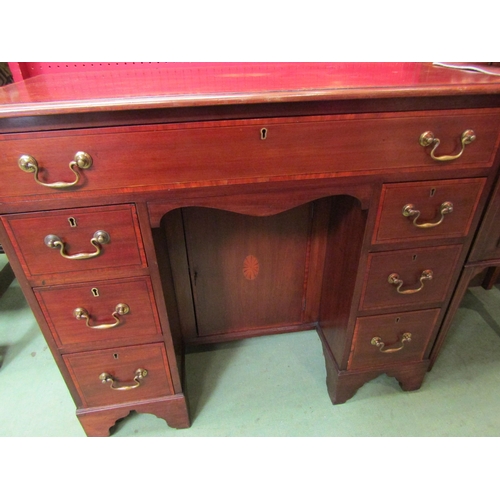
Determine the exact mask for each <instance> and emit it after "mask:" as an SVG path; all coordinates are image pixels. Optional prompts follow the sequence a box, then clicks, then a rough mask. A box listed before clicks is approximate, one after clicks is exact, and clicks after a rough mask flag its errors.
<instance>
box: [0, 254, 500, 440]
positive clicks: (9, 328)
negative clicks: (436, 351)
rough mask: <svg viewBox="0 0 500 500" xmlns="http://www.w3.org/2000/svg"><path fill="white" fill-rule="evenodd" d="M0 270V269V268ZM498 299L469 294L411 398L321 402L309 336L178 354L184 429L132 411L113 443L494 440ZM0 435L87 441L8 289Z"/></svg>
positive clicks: (320, 371)
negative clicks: (186, 411) (182, 365)
mask: <svg viewBox="0 0 500 500" xmlns="http://www.w3.org/2000/svg"><path fill="white" fill-rule="evenodd" d="M0 264H1V263H0ZM499 304H500V290H499V289H498V288H494V289H493V290H491V291H489V292H486V291H485V290H483V289H482V288H473V289H470V290H469V292H468V293H467V295H466V297H465V299H464V301H463V304H462V307H461V308H460V310H459V311H458V314H457V316H456V319H455V321H454V324H453V327H452V330H451V331H450V333H449V335H448V338H447V340H446V342H445V345H444V347H443V350H442V354H441V356H440V358H439V359H438V361H437V363H436V365H435V366H434V368H433V370H432V371H431V372H429V373H428V374H427V375H426V378H425V380H424V384H423V386H422V388H421V389H420V390H419V391H415V392H411V393H408V392H403V391H401V389H400V388H399V385H398V383H397V382H396V381H395V380H394V379H392V378H389V377H387V376H385V375H382V376H380V377H378V378H377V379H375V380H373V381H371V382H369V383H367V384H365V385H364V386H363V387H362V388H361V389H360V390H359V391H358V392H357V394H356V395H355V396H354V397H353V398H352V399H351V400H349V401H348V402H347V403H345V404H343V405H336V406H333V405H332V404H331V403H330V400H329V398H328V394H327V391H326V385H325V376H326V375H325V367H324V361H323V355H322V350H321V345H320V341H319V339H318V338H317V335H316V333H315V332H300V333H292V334H285V335H274V336H269V337H261V338H255V339H249V340H243V341H237V342H232V343H226V344H221V345H219V346H218V347H217V348H215V349H212V350H207V351H205V352H198V353H192V354H189V355H188V356H187V360H186V365H187V393H188V397H189V403H190V412H191V417H192V426H191V428H190V429H185V430H176V429H171V428H169V427H168V426H167V425H166V424H165V422H164V421H163V420H161V419H158V418H156V417H155V416H153V415H139V414H135V413H132V414H131V415H130V416H129V417H127V418H126V419H125V420H123V421H120V422H119V423H118V424H117V425H116V426H115V428H114V430H113V434H112V435H113V436H122V437H125V436H170V437H185V436H332V437H333V436H498V435H499V434H500V397H499V389H498V388H499V387H500V308H499V307H498V306H499ZM0 362H1V367H0V436H84V432H83V430H82V428H81V427H80V424H79V422H78V420H77V418H76V416H75V407H74V404H73V401H72V399H71V397H70V395H69V392H68V390H67V389H66V386H65V384H64V382H63V380H62V377H61V375H60V374H59V371H58V369H57V367H56V365H55V363H54V361H53V359H52V356H51V354H50V352H49V350H48V348H47V345H46V343H45V340H44V339H43V337H42V335H41V333H40V331H39V329H38V326H37V324H36V322H35V320H34V318H33V315H32V313H31V311H30V309H29V307H28V306H27V304H26V302H25V300H24V297H23V295H22V293H21V290H20V288H19V287H18V286H17V282H14V283H13V285H11V287H10V288H9V289H8V290H7V292H6V293H5V295H4V296H3V297H2V298H1V299H0Z"/></svg>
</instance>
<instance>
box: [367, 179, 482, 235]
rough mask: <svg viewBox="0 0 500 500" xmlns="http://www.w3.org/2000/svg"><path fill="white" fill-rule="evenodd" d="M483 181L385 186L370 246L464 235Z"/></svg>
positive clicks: (468, 226) (452, 181)
mask: <svg viewBox="0 0 500 500" xmlns="http://www.w3.org/2000/svg"><path fill="white" fill-rule="evenodd" d="M485 183H486V179H484V178H478V179H458V180H445V181H432V182H409V183H403V184H386V185H385V186H384V187H383V189H382V196H381V200H380V206H379V212H378V217H377V225H376V228H375V232H374V237H373V243H399V242H403V241H408V240H414V241H416V240H424V239H425V240H430V239H436V238H461V237H465V236H467V234H468V232H469V229H470V225H471V222H472V219H473V217H474V213H475V210H476V207H477V204H478V203H479V199H480V197H481V193H482V192H483V188H484V185H485Z"/></svg>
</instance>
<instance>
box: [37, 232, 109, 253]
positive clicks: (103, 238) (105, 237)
mask: <svg viewBox="0 0 500 500" xmlns="http://www.w3.org/2000/svg"><path fill="white" fill-rule="evenodd" d="M110 241H111V238H110V236H109V234H108V233H107V232H106V231H103V230H101V229H99V230H98V231H96V232H95V233H94V235H93V236H92V238H91V239H90V243H91V244H92V246H93V247H94V248H95V249H96V251H95V252H92V253H85V252H83V253H75V254H73V255H69V254H67V253H66V249H65V248H64V245H65V244H64V243H63V241H62V240H61V238H59V236H57V235H55V234H48V235H47V236H45V238H44V243H45V244H46V245H47V246H48V247H49V248H56V249H57V248H59V253H60V254H61V255H62V256H63V257H64V258H65V259H70V260H83V259H91V258H92V257H97V256H98V255H100V253H101V251H102V246H101V245H105V244H107V243H109V242H110Z"/></svg>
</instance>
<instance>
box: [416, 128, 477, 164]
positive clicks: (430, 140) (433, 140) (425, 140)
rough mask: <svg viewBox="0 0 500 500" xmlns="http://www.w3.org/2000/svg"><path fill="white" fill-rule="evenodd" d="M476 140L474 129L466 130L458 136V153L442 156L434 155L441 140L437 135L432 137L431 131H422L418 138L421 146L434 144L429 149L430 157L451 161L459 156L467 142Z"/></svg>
mask: <svg viewBox="0 0 500 500" xmlns="http://www.w3.org/2000/svg"><path fill="white" fill-rule="evenodd" d="M475 140H476V134H475V132H474V130H470V129H469V130H466V131H465V132H464V133H463V134H462V136H461V138H460V143H461V144H462V149H461V150H460V153H458V154H456V155H453V156H450V155H443V156H436V155H435V154H434V153H435V151H436V149H437V147H438V146H439V143H440V142H441V141H440V140H439V139H438V138H437V137H434V134H433V133H432V132H431V131H429V130H428V131H427V132H424V133H423V134H422V135H421V136H420V138H419V141H418V142H419V143H420V145H421V146H422V147H424V148H427V147H429V146H432V145H434V147H433V148H432V151H431V158H433V159H434V160H437V161H452V160H456V159H457V158H460V157H461V156H462V154H463V152H464V151H465V146H467V144H470V143H471V142H474V141H475Z"/></svg>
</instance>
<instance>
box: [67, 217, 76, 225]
mask: <svg viewBox="0 0 500 500" xmlns="http://www.w3.org/2000/svg"><path fill="white" fill-rule="evenodd" d="M68 222H69V225H70V226H71V227H76V219H75V218H74V217H69V218H68Z"/></svg>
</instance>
